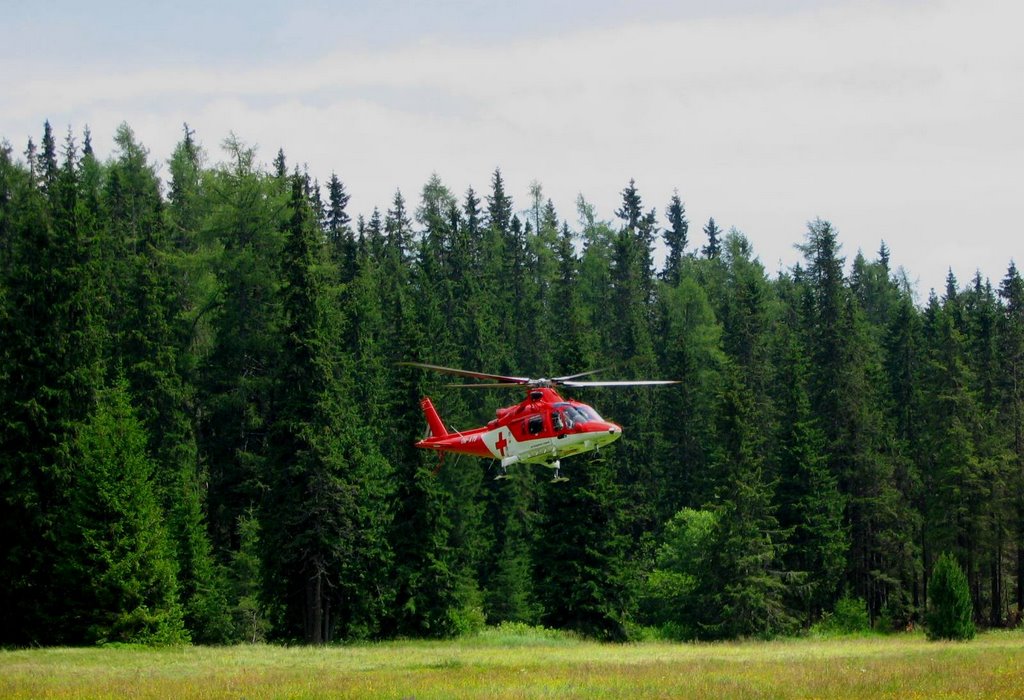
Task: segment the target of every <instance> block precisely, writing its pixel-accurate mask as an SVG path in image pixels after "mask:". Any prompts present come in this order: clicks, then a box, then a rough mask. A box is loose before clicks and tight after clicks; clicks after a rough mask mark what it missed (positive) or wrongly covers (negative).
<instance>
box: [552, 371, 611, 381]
mask: <svg viewBox="0 0 1024 700" xmlns="http://www.w3.org/2000/svg"><path fill="white" fill-rule="evenodd" d="M610 369H611V367H602V368H601V369H592V370H590V371H589V372H580V373H579V374H570V375H567V376H565V377H554V378H553V379H552V380H551V381H553V382H558V383H559V384H561V383H562V382H565V381H568V380H570V379H576V378H577V377H588V376H590V375H591V374H597V373H598V372H607V371H608V370H610Z"/></svg>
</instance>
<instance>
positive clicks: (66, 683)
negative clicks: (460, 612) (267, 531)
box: [0, 629, 1024, 700]
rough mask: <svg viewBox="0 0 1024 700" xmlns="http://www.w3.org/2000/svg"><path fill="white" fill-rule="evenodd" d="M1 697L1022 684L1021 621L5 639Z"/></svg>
mask: <svg viewBox="0 0 1024 700" xmlns="http://www.w3.org/2000/svg"><path fill="white" fill-rule="evenodd" d="M0 696H2V697H4V698H33V699H35V698H123V697H131V698H174V699H175V700H184V699H186V698H317V697H346V698H474V697H487V698H553V697H571V696H578V697H587V698H594V697H597V698H708V697H727V698H830V699H831V698H967V697H970V698H987V697H991V698H1020V697H1024V633H1022V632H1019V631H1018V632H990V633H986V634H982V635H980V636H979V637H978V638H976V639H975V640H974V641H971V642H968V643H940V642H929V641H927V640H925V638H924V637H923V636H922V635H896V636H888V637H883V636H870V637H856V638H831V639H814V638H806V639H787V640H780V641H775V642H731V643H720V644H669V643H660V642H659V643H654V642H650V643H640V644H626V645H614V644H599V643H594V642H587V641H581V640H577V639H573V638H570V637H564V636H560V635H556V634H548V633H543V632H542V631H526V632H524V631H519V632H510V631H507V630H505V631H503V630H501V629H498V630H489V631H487V632H485V633H483V634H481V635H480V636H477V637H472V638H466V639H460V640H456V641H448V642H423V641H409V642H392V643H383V644H365V645H356V646H329V647H315V648H310V647H280V646H264V645H253V646H234V647H176V648H163V649H146V648H132V647H119V648H84V649H67V648H55V649H34V650H22V651H3V652H0Z"/></svg>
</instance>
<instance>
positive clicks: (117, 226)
mask: <svg viewBox="0 0 1024 700" xmlns="http://www.w3.org/2000/svg"><path fill="white" fill-rule="evenodd" d="M114 140H115V143H116V144H117V146H118V151H119V152H118V157H117V160H115V161H114V162H113V164H112V165H111V167H110V169H109V173H108V182H110V183H118V184H117V186H116V187H114V188H110V189H109V191H108V192H107V193H106V197H105V208H106V211H107V212H108V215H109V217H110V231H111V232H112V234H113V235H115V236H120V238H121V240H122V243H121V245H119V246H115V249H116V250H115V255H118V253H119V257H115V258H114V259H115V261H116V265H115V268H116V269H118V270H120V271H121V272H120V274H119V275H118V276H117V277H115V278H113V279H112V280H111V286H112V288H113V289H112V294H111V296H112V297H113V298H116V299H123V300H125V301H126V303H124V304H119V305H117V310H118V312H119V313H117V314H116V316H115V318H114V320H113V323H112V330H113V334H114V337H115V342H114V343H113V344H112V355H113V357H114V363H115V364H116V366H118V367H119V368H120V371H123V372H124V373H125V375H126V378H127V380H128V383H129V388H130V390H131V392H132V395H133V396H134V397H137V398H135V402H136V405H137V406H138V411H139V418H140V420H141V421H142V424H143V426H144V427H145V429H146V432H147V434H148V435H149V441H148V449H149V453H150V455H151V456H152V457H153V459H154V460H155V462H156V464H157V470H156V481H155V483H154V489H155V493H156V496H157V498H158V502H159V503H160V505H161V507H162V509H163V511H164V513H165V514H166V518H167V526H168V530H169V533H170V535H171V539H172V542H174V544H175V547H176V548H177V550H178V560H179V563H180V572H179V583H180V592H181V595H182V602H183V604H184V609H185V614H186V623H187V625H188V628H189V630H190V631H191V632H192V634H193V637H194V638H195V639H196V640H197V641H220V642H223V641H226V640H227V639H229V638H230V634H231V632H230V621H229V619H228V611H227V601H226V599H225V592H224V590H223V589H224V583H223V581H222V579H221V577H220V576H219V572H218V570H217V569H216V567H215V565H214V561H213V556H212V551H211V545H210V542H209V538H208V535H207V533H206V523H205V519H204V517H203V506H204V500H205V498H204V496H205V494H204V490H203V489H202V488H201V486H200V484H201V483H202V478H201V475H200V473H199V455H198V448H197V445H196V439H195V433H194V428H193V425H192V419H191V416H189V414H188V408H187V406H188V403H189V401H190V399H191V395H190V394H191V392H190V391H189V388H188V386H187V385H186V382H185V379H184V377H183V376H182V367H183V366H184V365H185V364H186V363H185V361H184V360H183V358H182V357H181V355H182V354H183V353H184V352H185V348H183V347H181V345H182V344H183V339H184V338H185V337H186V333H185V330H184V329H183V328H181V326H180V318H181V314H183V312H184V308H183V305H182V302H183V297H182V296H181V295H180V294H179V293H178V290H177V289H176V286H175V279H174V269H173V268H172V267H171V260H172V255H173V251H172V249H171V247H170V241H169V237H168V235H167V233H166V230H165V225H164V218H163V216H162V214H163V212H162V201H161V198H160V192H159V182H158V180H157V177H156V174H155V172H154V168H153V166H152V165H150V164H149V163H148V161H147V157H148V151H147V150H146V149H145V148H144V147H142V145H141V144H138V143H137V142H136V141H135V138H134V134H133V133H132V131H131V129H130V128H128V126H127V125H121V127H119V128H118V131H117V134H116V135H115V139H114Z"/></svg>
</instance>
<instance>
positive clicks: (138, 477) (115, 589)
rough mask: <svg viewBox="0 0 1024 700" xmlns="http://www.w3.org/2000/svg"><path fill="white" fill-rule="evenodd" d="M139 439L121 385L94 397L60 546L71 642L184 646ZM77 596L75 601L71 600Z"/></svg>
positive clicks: (166, 546) (171, 565) (170, 557)
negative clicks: (91, 414)
mask: <svg viewBox="0 0 1024 700" xmlns="http://www.w3.org/2000/svg"><path fill="white" fill-rule="evenodd" d="M145 441H146V436H145V432H144V431H143V430H142V426H141V424H140V423H139V421H138V419H137V418H136V417H135V415H134V412H133V411H132V408H131V406H130V404H129V403H128V396H127V388H126V386H125V385H124V384H123V383H121V384H118V385H115V386H114V387H113V388H111V389H109V390H106V391H104V392H102V393H101V394H100V396H99V402H98V404H97V406H96V411H95V414H94V415H93V416H92V417H91V419H90V420H89V421H88V422H87V423H86V424H85V425H84V426H83V427H82V429H81V431H80V432H79V435H78V439H77V443H76V446H77V450H76V452H77V460H76V461H77V463H78V470H77V471H76V475H75V482H74V484H73V490H72V499H71V507H70V512H69V514H68V515H69V517H68V518H67V520H66V521H65V528H66V529H65V530H64V532H63V533H62V534H63V538H62V544H63V546H64V548H65V551H64V559H63V560H62V564H61V567H60V568H61V570H62V574H63V576H64V577H65V578H66V583H67V584H68V589H67V591H68V593H69V596H70V597H71V601H70V602H71V603H72V604H71V605H69V606H68V610H67V613H66V614H67V618H66V623H65V624H66V625H67V626H68V628H69V637H70V639H71V640H74V641H78V642H83V641H84V642H108V641H121V642H141V643H147V644H175V643H182V642H187V641H188V639H189V637H188V633H187V632H186V631H185V627H184V621H183V618H182V610H181V606H180V604H179V603H178V599H177V593H178V590H177V585H178V584H177V578H176V573H177V565H176V562H175V559H174V550H173V548H172V546H171V542H170V539H169V537H168V536H167V532H166V529H165V527H164V523H163V514H162V513H161V512H160V508H159V505H158V504H157V500H156V497H155V494H154V493H153V484H152V478H153V465H152V462H151V461H150V459H149V457H148V455H147V454H146V445H145ZM79 596H80V597H79Z"/></svg>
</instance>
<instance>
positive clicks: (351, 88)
mask: <svg viewBox="0 0 1024 700" xmlns="http://www.w3.org/2000/svg"><path fill="white" fill-rule="evenodd" d="M1021 19H1024V11H1022V10H1019V9H1017V6H1016V5H1014V4H1011V3H1007V2H977V3H970V4H968V3H956V2H947V3H915V2H911V3H899V4H891V3H874V2H850V3H843V4H840V5H832V6H829V7H826V8H824V9H807V10H803V11H802V12H799V13H796V14H789V15H787V16H785V17H771V16H760V15H759V16H737V15H735V14H733V15H730V16H729V17H720V18H714V17H712V18H705V19H699V20H686V21H683V20H678V21H671V22H644V23H639V22H638V23H633V24H626V25H624V26H618V27H613V28H600V29H584V30H580V31H576V32H572V33H566V34H563V35H560V36H543V37H539V38H519V39H515V40H511V41H507V42H494V41H491V42H489V43H487V44H482V43H477V42H473V41H471V40H466V41H461V42H460V41H447V42H445V43H441V42H439V41H436V40H434V41H420V42H416V43H411V44H406V45H403V46H400V47H391V48H377V49H374V48H367V47H360V48H349V49H337V50H332V51H330V52H328V53H325V54H323V55H320V56H316V57H313V58H311V59H309V60H305V61H295V60H293V61H291V62H289V63H285V64H279V65H276V66H274V67H266V66H260V67H255V68H249V67H246V66H240V65H238V64H224V65H209V66H203V67H196V66H194V65H192V64H190V63H187V62H186V63H184V64H182V66H181V67H180V68H174V67H168V66H167V64H166V63H165V64H162V66H160V67H152V66H144V65H143V66H133V65H130V64H128V65H124V66H117V67H115V68H114V69H111V68H110V67H109V66H107V67H104V71H103V72H97V71H96V69H90V67H89V65H88V63H84V64H83V66H82V67H81V69H80V72H77V73H76V72H71V71H72V67H70V66H68V67H66V69H67V70H66V71H64V70H62V71H61V72H59V73H56V72H50V73H43V72H37V73H33V69H32V67H31V65H29V64H26V63H23V64H21V65H20V66H19V67H20V69H21V71H22V72H20V73H12V71H10V70H5V69H4V66H3V64H0V75H6V77H0V90H2V91H3V93H4V94H5V95H7V98H6V99H5V100H4V101H3V102H2V103H0V124H3V125H4V128H6V129H8V130H10V129H12V128H13V129H14V131H13V132H11V131H8V132H6V133H5V135H6V136H7V137H8V138H11V139H16V138H19V137H21V135H22V133H24V134H28V133H36V132H38V131H39V124H38V123H37V122H40V121H41V120H42V119H43V118H45V117H47V116H49V117H50V118H51V120H52V121H53V122H54V124H55V125H57V124H63V123H65V122H66V123H70V124H72V125H73V126H75V127H76V128H80V127H81V126H83V125H84V124H86V123H88V124H89V125H90V126H91V127H92V130H93V133H94V141H95V143H96V146H97V149H98V150H99V151H100V152H108V151H105V150H104V149H105V148H108V144H109V139H110V138H111V137H112V135H113V130H114V127H115V126H116V124H117V123H119V122H120V121H128V123H129V124H131V125H132V126H133V128H134V129H135V130H136V133H137V134H138V135H139V137H140V138H141V139H142V140H143V141H144V143H146V144H147V145H148V146H149V147H150V150H151V152H152V153H153V155H154V157H158V158H161V157H162V158H165V157H166V156H167V155H169V153H170V151H171V148H172V147H173V144H174V143H175V142H176V141H177V140H178V139H179V138H180V135H181V123H182V122H183V121H188V122H189V124H190V125H191V126H192V127H194V128H196V129H197V130H198V132H199V136H200V138H202V139H203V140H204V141H205V143H206V144H207V147H208V150H210V151H211V154H212V155H214V156H215V157H216V156H217V153H216V151H217V149H216V144H217V142H218V141H219V140H220V139H221V138H223V137H224V136H226V135H227V134H228V133H229V132H232V131H233V132H235V133H237V134H238V135H239V136H240V137H241V138H242V139H243V140H245V141H247V142H250V143H256V144H259V146H260V148H261V151H260V153H261V156H262V157H263V158H264V159H265V160H270V159H271V158H273V154H274V153H276V151H277V148H278V147H279V146H280V147H283V148H284V150H285V152H286V154H287V155H288V157H289V158H290V159H291V162H292V163H295V162H296V161H297V162H305V163H308V165H309V167H310V170H311V172H312V173H313V174H314V175H315V176H317V177H319V178H320V179H321V180H325V179H326V178H327V177H329V175H330V173H331V172H332V171H336V172H338V174H339V176H340V177H342V179H343V180H345V182H346V185H347V186H348V188H349V189H350V191H351V192H352V194H353V197H352V203H351V206H352V208H353V209H355V210H356V211H358V212H362V213H368V212H369V210H370V209H371V208H372V207H373V206H381V207H382V208H384V207H386V206H387V204H388V203H389V202H390V200H391V195H392V193H393V191H394V190H395V188H401V189H402V190H403V192H404V193H405V194H406V196H407V197H411V198H415V197H416V196H417V195H418V191H419V188H420V187H421V186H422V184H423V183H424V182H425V181H426V178H427V177H428V176H429V174H430V173H431V172H433V171H435V170H436V171H438V173H439V174H440V175H441V177H442V179H444V180H445V181H446V182H447V183H448V184H449V186H450V187H451V188H452V189H453V190H454V191H455V192H457V193H461V192H462V191H464V189H465V188H466V187H467V186H468V185H470V184H472V185H473V186H474V187H475V188H476V189H477V191H478V193H485V192H486V190H487V189H488V186H489V178H490V173H491V172H492V170H493V168H494V167H495V166H501V167H502V169H503V172H504V174H505V177H506V181H507V182H508V183H509V185H510V186H511V187H512V191H513V193H514V194H515V195H516V196H517V197H518V202H519V204H520V205H521V206H525V205H526V196H525V195H526V189H527V187H528V185H529V183H530V182H531V181H532V180H534V179H538V180H540V181H541V182H542V183H544V185H545V192H546V193H547V194H548V195H549V196H551V197H553V198H554V200H555V203H556V205H557V206H558V209H559V211H560V213H561V215H562V216H563V217H565V218H568V219H570V220H573V219H574V218H575V216H574V209H573V202H574V200H575V196H576V194H577V192H580V191H582V192H583V193H585V195H586V196H587V197H588V199H590V200H592V201H593V202H595V203H596V204H597V205H598V207H599V211H600V212H601V213H602V215H604V216H611V215H612V214H611V212H612V211H613V209H614V208H615V206H617V204H618V197H619V192H620V190H621V189H622V187H623V186H624V185H625V184H626V182H627V181H628V180H629V178H630V177H635V178H636V179H637V182H638V184H639V186H640V188H641V193H642V194H643V195H644V197H645V202H646V203H647V205H648V206H657V208H658V209H659V211H661V210H663V209H664V207H665V205H666V204H667V202H668V199H669V197H670V196H671V194H672V191H673V189H674V188H679V191H680V194H681V196H682V197H683V198H684V201H685V202H686V204H687V208H688V211H689V214H690V218H691V220H692V221H693V222H694V224H695V225H694V226H692V228H691V230H692V231H694V232H695V235H693V236H692V237H693V238H695V239H696V238H698V237H699V236H700V233H699V230H698V229H699V224H700V223H702V222H703V221H706V220H707V218H708V216H714V217H715V218H716V221H718V222H719V223H720V224H723V225H726V226H729V225H735V226H737V227H739V228H741V229H742V230H744V231H745V232H746V233H747V234H748V236H749V237H750V238H751V240H752V242H753V243H754V246H755V250H756V251H758V252H759V253H760V254H761V256H762V258H763V259H764V260H765V262H766V265H767V266H768V268H769V269H770V270H774V269H776V268H777V267H778V265H779V264H780V263H782V264H785V265H788V264H790V263H792V262H793V261H794V260H795V258H796V254H795V253H794V251H793V249H792V245H793V244H794V243H796V242H798V241H799V240H800V239H801V236H802V234H803V231H804V223H805V222H806V221H807V220H809V219H811V218H813V217H815V216H822V217H824V218H829V219H831V220H832V221H833V222H834V223H835V224H836V225H837V227H838V228H839V229H840V231H841V234H842V240H844V241H845V242H846V244H847V252H848V253H849V254H851V255H852V253H853V252H855V251H856V249H857V248H858V247H863V248H864V249H865V252H867V253H870V252H872V251H874V250H876V249H877V247H878V244H879V242H880V240H881V239H882V238H885V240H886V241H887V242H888V244H889V247H890V248H891V249H892V251H893V259H894V261H896V262H897V263H902V264H905V265H906V266H907V267H909V268H910V271H911V272H912V273H916V274H918V275H920V276H921V277H922V280H923V281H924V287H925V289H923V290H922V292H926V290H927V287H928V286H933V285H938V284H939V283H940V281H941V277H942V276H944V274H945V268H946V266H948V265H950V264H954V266H959V265H962V266H963V269H957V272H958V274H960V276H961V277H962V278H964V280H966V278H967V277H968V276H970V275H971V274H973V271H974V268H975V267H981V268H982V270H983V272H984V273H985V274H988V275H991V276H993V277H995V278H998V277H999V276H1001V273H1002V271H1003V270H1005V266H1006V263H1007V262H1008V261H1009V259H1010V258H1011V257H1016V258H1017V259H1018V260H1024V255H1022V254H1021V253H1022V251H1021V247H1020V243H1018V242H1017V241H1018V239H1017V237H1012V236H1010V235H1009V232H1008V229H1009V222H1011V221H1014V220H1015V218H1016V216H1015V215H1016V214H1017V213H1018V211H1017V210H1018V209H1019V205H1018V204H1017V203H1018V202H1020V201H1024V191H1022V188H1024V185H1022V184H1021V183H1022V178H1020V173H1019V163H1020V162H1021V155H1024V154H1022V150H1024V146H1022V144H1024V139H1022V138H1021V137H1020V135H1019V131H1020V130H1019V124H1020V123H1022V118H1024V84H1022V83H1021V81H1020V79H1019V76H1020V75H1021V74H1022V69H1024V50H1022V49H1021V48H1020V42H1019V41H1017V37H1016V36H1015V32H1016V30H1015V28H1016V27H1018V26H1019V25H1020V20H1021ZM24 76H27V77H24ZM104 139H108V141H104ZM972 229H973V230H979V229H980V230H981V231H983V233H981V234H980V235H978V234H976V235H970V234H969V233H968V231H971V230H972ZM1003 231H1007V233H1005V234H1004V233H1002V232H1003ZM694 242H696V240H695V241H694ZM935 280H938V281H935Z"/></svg>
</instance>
